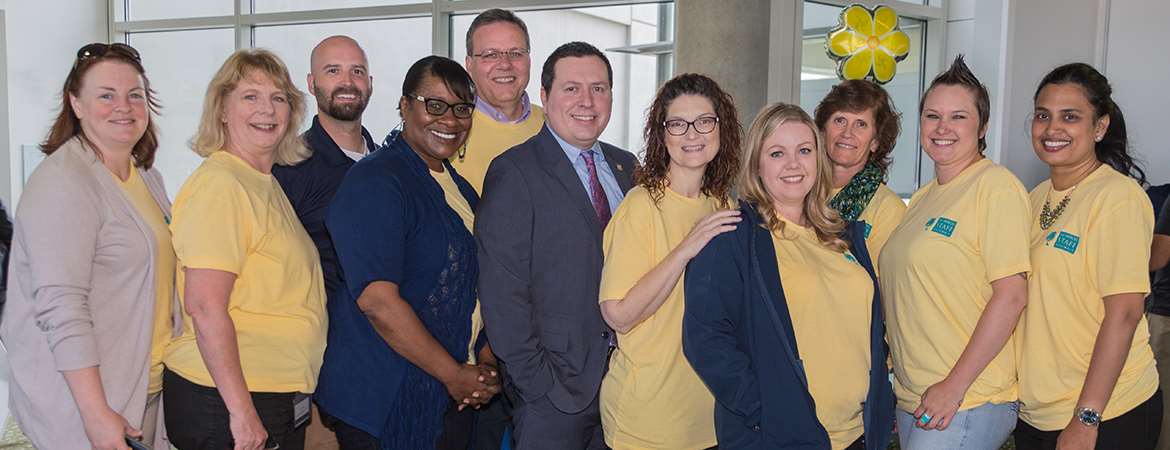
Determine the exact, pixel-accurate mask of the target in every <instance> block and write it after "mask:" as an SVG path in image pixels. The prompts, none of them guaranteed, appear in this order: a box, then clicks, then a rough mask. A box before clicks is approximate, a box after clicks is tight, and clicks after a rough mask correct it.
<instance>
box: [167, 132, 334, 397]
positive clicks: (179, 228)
mask: <svg viewBox="0 0 1170 450" xmlns="http://www.w3.org/2000/svg"><path fill="white" fill-rule="evenodd" d="M173 215H174V218H173V220H172V221H171V234H172V235H173V236H174V247H175V255H176V256H177V257H178V260H179V261H178V267H179V268H180V269H184V268H198V269H215V270H222V271H225V272H231V273H234V274H236V281H235V284H234V285H233V286H232V292H231V297H230V298H229V299H228V315H229V316H231V319H232V323H233V324H234V325H235V329H236V340H237V341H238V346H239V349H240V364H241V367H242V368H243V372H244V380H245V382H247V384H248V390H249V391H251V392H304V393H311V392H313V390H314V389H315V388H316V386H317V374H318V372H319V371H320V368H321V359H322V356H323V355H324V352H325V331H326V326H327V322H326V320H327V317H326V313H325V287H324V280H323V278H322V274H321V262H320V259H318V257H317V247H315V246H314V245H313V241H312V240H311V239H309V234H308V233H306V232H305V229H304V227H302V226H301V222H300V221H299V220H297V215H296V213H295V212H293V209H292V205H290V204H289V202H288V198H287V197H285V195H284V191H283V190H281V188H280V185H279V184H277V182H276V178H274V177H273V176H272V175H270V174H265V173H260V172H258V171H256V170H255V169H253V168H252V166H250V165H248V164H247V163H246V162H244V161H243V160H242V159H240V158H239V157H237V156H235V155H232V154H231V153H228V152H226V151H219V152H215V153H213V154H212V155H211V156H208V157H207V159H206V160H204V161H203V164H201V165H200V166H199V168H198V169H196V170H195V172H194V173H192V174H191V176H190V177H189V178H187V181H186V183H184V184H183V187H182V188H181V189H179V195H178V196H177V197H176V198H175V205H174V208H173ZM177 278H178V282H177V283H176V284H177V287H178V290H179V298H180V300H182V301H183V302H186V298H185V296H186V292H184V287H185V278H186V277H185V274H184V272H183V270H179V272H178V275H177ZM164 362H165V363H166V366H167V368H168V369H170V370H172V371H174V372H175V373H177V374H179V375H181V376H182V377H183V378H186V379H187V380H189V381H191V382H193V383H196V384H200V385H203V386H209V387H210V386H215V383H214V381H212V379H211V375H210V374H209V373H208V371H207V366H206V365H205V364H204V362H203V357H202V356H201V355H200V353H199V347H198V346H197V345H196V342H195V329H194V326H193V325H192V323H191V317H190V316H188V315H186V314H185V313H184V314H183V331H182V334H181V335H180V336H179V337H177V338H175V340H174V341H172V342H171V345H170V346H169V347H168V348H167V352H166V356H165V358H164Z"/></svg>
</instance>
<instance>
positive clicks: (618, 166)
mask: <svg viewBox="0 0 1170 450" xmlns="http://www.w3.org/2000/svg"><path fill="white" fill-rule="evenodd" d="M617 169H618V172H621V171H623V170H626V169H625V168H624V167H622V165H621V164H618V165H617Z"/></svg>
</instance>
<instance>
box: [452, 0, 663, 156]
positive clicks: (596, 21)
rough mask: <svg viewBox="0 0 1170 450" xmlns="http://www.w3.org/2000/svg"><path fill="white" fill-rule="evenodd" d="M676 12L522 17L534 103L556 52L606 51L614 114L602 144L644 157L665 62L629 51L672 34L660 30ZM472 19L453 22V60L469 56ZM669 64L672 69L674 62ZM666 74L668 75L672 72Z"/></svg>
mask: <svg viewBox="0 0 1170 450" xmlns="http://www.w3.org/2000/svg"><path fill="white" fill-rule="evenodd" d="M671 9H673V4H644V5H630V6H605V7H597V8H576V9H559V10H548V11H525V12H520V13H517V15H518V16H519V17H520V18H521V19H523V20H524V23H525V24H526V25H527V26H528V35H529V37H530V39H531V41H532V49H531V50H532V53H531V54H532V76H531V78H529V81H528V89H527V92H528V96H529V98H531V99H532V101H533V102H534V103H536V104H540V103H541V102H540V74H541V70H542V67H543V65H544V61H545V60H546V59H548V56H549V55H550V54H552V52H553V50H556V48H557V47H559V46H560V45H561V44H564V43H566V42H571V41H585V42H589V43H590V44H593V45H594V46H596V47H597V48H599V49H601V50H602V51H604V52H605V53H606V57H607V58H609V62H610V64H611V65H612V66H613V84H614V87H613V89H614V91H613V113H612V114H611V116H610V119H609V126H608V127H606V129H605V133H604V134H602V136H601V139H602V140H603V141H606V142H609V143H611V144H614V145H617V146H620V147H622V148H624V149H626V150H629V151H631V152H634V153H638V152H640V151H641V150H642V144H643V139H642V127H643V125H644V124H645V120H646V109H647V108H648V107H649V106H650V102H651V101H653V99H654V94H655V92H656V91H657V89H658V85H659V84H660V81H665V80H659V76H660V75H659V64H660V62H659V58H658V57H657V56H656V55H647V54H631V53H629V50H626V49H627V48H629V47H631V46H636V45H640V44H652V43H655V42H658V41H659V40H660V36H663V35H664V34H663V33H667V34H665V36H670V35H672V34H670V33H672V31H673V30H660V25H661V26H669V21H664V20H662V17H664V16H665V15H668V14H669V13H670V10H671ZM473 19H475V15H457V16H454V17H453V18H452V19H451V55H452V57H454V58H455V59H456V60H457V61H459V62H463V60H464V58H465V57H466V56H467V44H466V36H467V29H468V28H469V27H470V26H471V21H472V20H473ZM660 22H667V23H665V24H660ZM660 31H661V32H663V33H660ZM664 65H669V61H667V62H665V63H664ZM665 73H666V74H667V75H669V68H667V71H666V72H665Z"/></svg>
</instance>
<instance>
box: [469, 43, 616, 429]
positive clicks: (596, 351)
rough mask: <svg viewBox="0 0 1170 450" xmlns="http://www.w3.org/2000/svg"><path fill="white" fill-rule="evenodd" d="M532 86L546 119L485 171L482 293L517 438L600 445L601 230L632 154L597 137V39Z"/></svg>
mask: <svg viewBox="0 0 1170 450" xmlns="http://www.w3.org/2000/svg"><path fill="white" fill-rule="evenodd" d="M540 85H541V92H540V99H541V102H542V103H543V104H544V111H545V115H546V116H547V117H546V121H545V126H544V128H542V129H541V130H540V132H539V133H537V134H536V136H533V137H532V138H531V139H529V140H528V141H526V142H524V143H522V144H520V145H517V146H515V147H512V148H511V149H509V150H508V151H506V152H504V153H503V154H502V155H500V156H499V157H497V158H496V159H495V160H494V161H493V162H492V163H491V165H490V166H489V168H488V171H487V177H486V179H485V182H484V189H483V198H482V199H481V200H480V202H479V209H478V211H477V212H476V220H475V235H476V241H477V242H478V244H479V264H480V275H479V297H480V304H481V307H482V312H483V318H484V325H485V328H486V330H487V334H488V340H489V341H490V342H491V344H492V350H494V351H495V353H496V355H497V356H498V357H499V359H500V361H501V362H502V363H503V365H504V369H505V370H504V372H505V373H506V374H507V379H506V381H505V383H506V387H507V389H508V392H509V395H510V397H511V398H512V400H513V402H514V403H515V411H514V417H513V422H514V425H515V433H514V438H515V441H516V444H515V447H516V449H517V450H538V449H540V450H544V449H565V450H571V449H603V448H605V439H604V437H603V436H602V433H601V418H600V414H599V412H598V407H597V397H598V395H597V393H598V390H599V388H600V386H601V378H602V375H604V374H605V370H606V367H607V365H608V363H609V351H610V349H611V347H612V346H613V345H614V343H615V342H617V341H616V337H615V336H614V333H613V330H611V329H610V328H609V326H607V325H606V323H605V321H604V320H603V319H602V318H601V310H600V308H599V307H598V286H599V285H600V283H601V264H602V261H603V255H602V250H601V238H602V233H603V231H604V230H605V225H606V224H607V223H608V222H609V218H610V216H611V214H612V213H613V211H614V210H616V209H617V206H618V204H619V203H620V202H621V200H622V197H623V196H625V192H626V191H628V190H629V189H630V186H631V179H630V175H631V173H632V172H633V170H634V165H635V164H636V160H635V159H634V155H632V154H630V153H629V152H627V151H624V150H621V149H618V148H617V147H614V146H612V145H609V144H605V143H602V142H599V141H598V140H597V139H598V137H600V136H601V132H602V131H604V130H605V126H606V124H607V123H609V113H610V109H611V107H612V105H613V97H612V87H613V69H612V68H611V67H610V65H609V60H608V59H607V58H606V57H605V55H604V54H603V53H601V51H599V50H597V48H596V47H593V46H592V45H589V44H586V43H583V42H570V43H568V44H565V45H562V46H561V47H559V48H557V50H556V51H554V52H553V53H552V55H550V56H549V58H548V60H546V61H545V63H544V68H543V71H542V73H541V77H540Z"/></svg>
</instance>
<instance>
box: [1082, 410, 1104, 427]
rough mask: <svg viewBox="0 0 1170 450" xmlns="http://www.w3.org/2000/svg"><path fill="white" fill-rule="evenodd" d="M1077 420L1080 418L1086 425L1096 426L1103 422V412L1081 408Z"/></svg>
mask: <svg viewBox="0 0 1170 450" xmlns="http://www.w3.org/2000/svg"><path fill="white" fill-rule="evenodd" d="M1077 420H1080V421H1081V423H1083V424H1085V425H1088V426H1091V427H1095V426H1097V425H1098V424H1100V423H1101V414H1100V413H1098V412H1097V411H1093V410H1091V409H1089V408H1081V410H1080V411H1078V412H1077Z"/></svg>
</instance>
